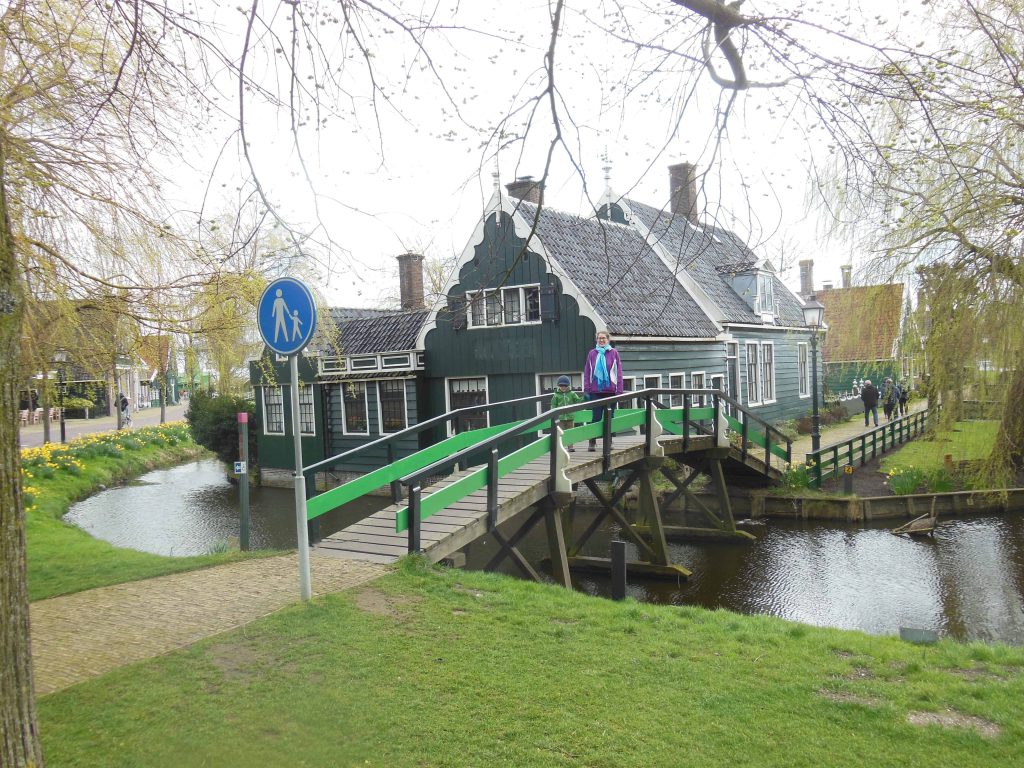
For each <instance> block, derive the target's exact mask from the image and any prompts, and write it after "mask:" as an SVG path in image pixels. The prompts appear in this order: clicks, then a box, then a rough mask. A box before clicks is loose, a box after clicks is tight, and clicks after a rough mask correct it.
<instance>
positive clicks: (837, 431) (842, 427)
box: [793, 398, 928, 462]
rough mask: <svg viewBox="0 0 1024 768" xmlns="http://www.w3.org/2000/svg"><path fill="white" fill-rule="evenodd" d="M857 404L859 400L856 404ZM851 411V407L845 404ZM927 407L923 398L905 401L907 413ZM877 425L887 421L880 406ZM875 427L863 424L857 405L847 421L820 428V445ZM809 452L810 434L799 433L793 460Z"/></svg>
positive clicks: (860, 411)
mask: <svg viewBox="0 0 1024 768" xmlns="http://www.w3.org/2000/svg"><path fill="white" fill-rule="evenodd" d="M856 405H857V406H859V405H860V404H859V402H858V403H857V404H856ZM847 407H849V408H850V410H851V411H853V410H854V408H853V407H850V406H847ZM927 408H928V402H927V401H926V400H925V399H924V398H915V399H913V400H911V401H910V402H909V403H907V410H908V411H909V413H917V412H918V411H923V410H926V409H927ZM878 411H879V413H878V426H880V427H881V426H884V425H885V424H887V423H888V422H887V421H886V420H885V415H884V414H883V413H882V412H881V411H882V409H881V406H879V409H878ZM874 428H875V426H874V424H872V425H871V426H870V427H865V426H864V409H863V407H858V408H857V409H856V412H855V413H854V415H853V417H852V418H851V419H850V420H849V421H845V422H843V423H842V424H836V425H835V426H832V427H828V428H827V429H824V430H822V433H821V447H822V448H827V447H828V446H830V445H835V444H836V443H841V442H843V441H844V440H849V439H850V438H851V437H858V436H860V435H862V434H864V433H865V432H870V431H871V430H873V429H874ZM810 452H811V436H810V435H801V436H800V437H799V438H798V439H797V440H794V441H793V461H794V462H802V461H803V460H804V457H805V456H806V455H807V454H808V453H810Z"/></svg>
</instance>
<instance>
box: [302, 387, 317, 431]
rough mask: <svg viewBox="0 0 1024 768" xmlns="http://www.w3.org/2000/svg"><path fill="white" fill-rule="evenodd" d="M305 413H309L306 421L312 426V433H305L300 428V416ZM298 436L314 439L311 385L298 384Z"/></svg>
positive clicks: (314, 402) (313, 404) (314, 416)
mask: <svg viewBox="0 0 1024 768" xmlns="http://www.w3.org/2000/svg"><path fill="white" fill-rule="evenodd" d="M306 411H308V412H309V419H308V421H309V423H310V424H312V425H313V431H312V432H307V431H306V430H305V429H304V428H303V426H302V422H303V418H302V415H303V413H304V412H306ZM299 434H300V435H307V436H312V437H316V397H315V396H314V394H313V385H312V384H299Z"/></svg>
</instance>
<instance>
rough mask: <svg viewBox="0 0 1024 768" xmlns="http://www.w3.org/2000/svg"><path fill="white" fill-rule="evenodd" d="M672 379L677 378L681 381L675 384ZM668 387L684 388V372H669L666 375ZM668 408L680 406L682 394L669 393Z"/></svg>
mask: <svg viewBox="0 0 1024 768" xmlns="http://www.w3.org/2000/svg"><path fill="white" fill-rule="evenodd" d="M673 379H678V380H679V381H680V382H681V383H680V384H678V386H677V384H676V382H675V381H673ZM667 388H668V389H686V373H685V372H683V371H679V372H677V373H670V374H669V375H668V387H667ZM668 406H669V408H682V407H683V396H682V395H669V396H668Z"/></svg>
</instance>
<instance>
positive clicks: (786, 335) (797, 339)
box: [732, 328, 824, 423]
mask: <svg viewBox="0 0 1024 768" xmlns="http://www.w3.org/2000/svg"><path fill="white" fill-rule="evenodd" d="M732 333H733V336H734V338H735V340H736V341H737V342H739V379H740V397H738V398H737V400H739V402H740V403H741V404H742V405H743V406H744V407H746V408H749V409H750V411H751V412H752V413H754V414H755V415H756V416H758V417H760V418H762V419H764V420H765V421H767V422H769V423H776V422H780V421H785V420H787V419H795V418H800V417H801V416H805V415H807V414H809V413H810V412H811V398H810V396H809V395H808V396H807V397H800V382H799V374H800V364H799V358H798V354H799V352H798V349H797V348H798V346H799V345H800V344H802V343H807V344H808V356H810V346H809V342H810V334H809V333H806V332H801V331H789V330H770V329H765V330H760V329H752V328H750V329H748V328H734V329H733V330H732ZM762 341H769V342H772V346H773V347H774V367H775V401H774V402H772V403H766V404H763V405H759V404H751V403H750V402H749V399H748V397H747V347H746V345H747V343H748V342H759V343H760V342H762ZM810 364H811V363H810V357H808V365H810ZM818 382H819V387H822V383H823V382H824V376H823V370H822V364H821V353H820V347H819V353H818ZM808 389H810V387H809V388H808ZM822 389H823V387H822Z"/></svg>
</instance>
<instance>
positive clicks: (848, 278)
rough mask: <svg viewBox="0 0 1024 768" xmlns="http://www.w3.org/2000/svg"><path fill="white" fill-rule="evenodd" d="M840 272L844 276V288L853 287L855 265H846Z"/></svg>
mask: <svg viewBox="0 0 1024 768" xmlns="http://www.w3.org/2000/svg"><path fill="white" fill-rule="evenodd" d="M839 271H840V272H841V273H842V275H843V288H849V287H850V286H851V285H853V265H852V264H844V265H843V266H841V267H840V268H839Z"/></svg>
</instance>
